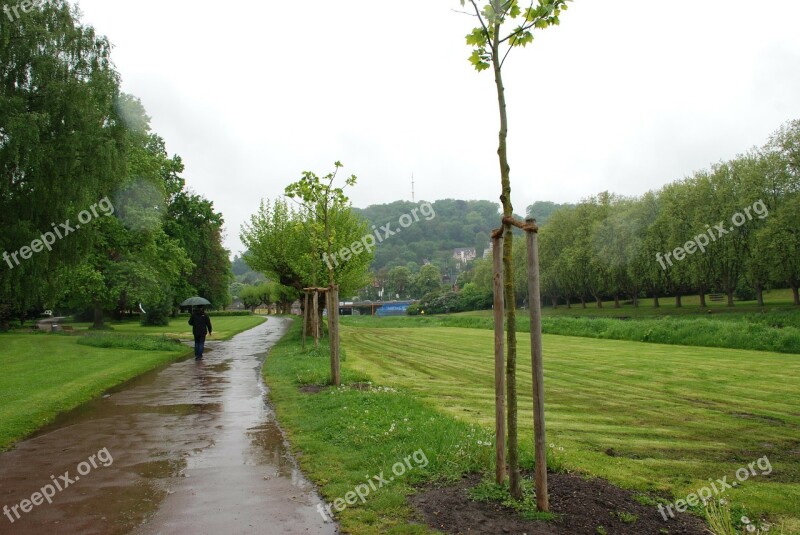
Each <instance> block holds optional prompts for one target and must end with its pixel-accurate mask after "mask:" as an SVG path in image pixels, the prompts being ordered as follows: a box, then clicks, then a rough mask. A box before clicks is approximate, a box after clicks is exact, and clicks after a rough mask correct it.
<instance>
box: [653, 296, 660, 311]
mask: <svg viewBox="0 0 800 535" xmlns="http://www.w3.org/2000/svg"><path fill="white" fill-rule="evenodd" d="M653 308H661V302H660V301H659V300H658V294H655V295H654V296H653Z"/></svg>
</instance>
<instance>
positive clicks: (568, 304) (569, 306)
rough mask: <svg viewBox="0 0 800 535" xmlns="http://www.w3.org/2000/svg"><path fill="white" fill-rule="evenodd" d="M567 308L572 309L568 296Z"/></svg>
mask: <svg viewBox="0 0 800 535" xmlns="http://www.w3.org/2000/svg"><path fill="white" fill-rule="evenodd" d="M567 308H572V303H571V302H570V300H569V296H567Z"/></svg>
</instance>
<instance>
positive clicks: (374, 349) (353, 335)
mask: <svg viewBox="0 0 800 535" xmlns="http://www.w3.org/2000/svg"><path fill="white" fill-rule="evenodd" d="M342 340H343V344H344V347H345V348H346V351H347V356H348V360H347V366H349V367H352V368H353V369H354V370H357V371H359V372H363V373H365V374H367V375H368V376H370V377H372V378H373V379H374V380H375V381H377V382H378V383H380V384H385V385H390V386H395V387H399V388H403V389H406V390H410V391H413V392H414V393H416V394H417V395H419V396H420V397H423V398H425V399H427V400H428V401H429V402H430V403H433V404H435V405H436V406H438V407H439V408H440V409H441V410H443V411H446V412H448V413H451V414H454V415H456V416H458V417H460V418H462V419H465V420H468V421H471V422H478V423H481V424H483V425H485V426H487V427H491V426H492V425H493V419H494V357H493V335H492V332H491V331H483V330H478V329H458V328H430V329H428V328H395V329H383V328H378V329H373V328H364V327H344V328H343V329H342ZM518 343H519V351H518V389H519V393H520V401H519V409H520V410H519V423H520V427H521V430H522V433H523V436H522V437H521V442H522V444H523V448H524V450H525V451H524V452H523V454H524V455H523V456H524V457H525V455H527V456H528V458H530V455H531V450H532V429H533V423H532V407H531V403H532V402H531V374H530V368H531V367H530V338H529V335H527V334H520V335H519V337H518ZM544 359H545V395H546V404H547V405H546V415H547V427H548V442H551V443H555V444H557V445H558V446H563V447H564V448H565V451H564V453H563V454H562V456H563V459H564V460H565V462H566V464H567V465H568V466H570V467H572V468H575V469H578V470H582V471H585V472H587V473H590V474H593V475H597V476H600V477H605V478H608V479H609V480H611V481H613V482H615V483H617V484H620V485H623V486H628V487H631V488H639V489H642V490H655V491H660V492H664V491H666V492H667V493H668V494H669V493H672V494H674V495H675V496H685V494H687V493H688V492H692V491H693V490H696V489H697V488H698V487H699V486H702V485H703V484H705V483H707V481H708V478H714V479H716V478H717V477H720V478H721V477H723V476H726V475H727V476H728V477H729V479H730V478H731V477H732V476H733V474H734V473H735V471H736V470H737V469H738V468H741V467H742V466H744V465H746V464H747V463H749V462H752V461H755V460H756V459H757V458H759V457H762V456H764V455H767V456H768V457H769V459H770V461H771V463H772V466H773V472H772V474H770V475H769V476H758V477H753V478H752V479H750V480H749V481H747V482H746V484H744V485H742V486H741V487H740V488H737V489H735V490H732V491H729V493H731V496H732V497H733V499H734V500H739V501H741V502H742V503H744V504H745V505H747V506H748V507H751V508H752V510H753V511H755V512H763V513H773V514H775V513H780V514H784V515H788V516H789V517H791V518H794V519H800V358H798V357H797V356H795V355H786V354H777V353H767V352H759V351H742V350H731V349H717V348H700V347H687V346H668V345H657V344H645V343H638V342H625V341H616V340H597V339H588V338H572V337H562V336H545V338H544Z"/></svg>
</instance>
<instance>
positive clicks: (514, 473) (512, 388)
mask: <svg viewBox="0 0 800 535" xmlns="http://www.w3.org/2000/svg"><path fill="white" fill-rule="evenodd" d="M479 1H480V2H481V5H482V7H479V6H478V2H479ZM567 1H568V0H538V3H537V2H532V3H531V5H530V7H527V8H522V7H520V4H519V1H518V0H507V1H502V0H489V1H488V2H486V3H485V4H484V3H483V0H461V5H462V6H466V4H467V2H469V4H470V6H471V7H472V10H473V11H474V15H475V17H476V18H477V20H478V23H479V26H478V27H477V28H475V29H474V30H473V31H472V32H471V33H470V34H469V35H467V44H468V45H470V46H471V47H473V52H472V55H471V56H470V62H471V63H472V65H473V66H474V67H475V69H476V70H477V71H483V70H486V69H489V68H491V69H492V71H493V73H494V79H495V87H496V89H497V104H498V106H499V111H500V132H499V145H498V149H497V155H498V158H499V162H500V186H501V195H500V200H501V202H502V204H503V216H504V224H503V234H504V237H505V239H504V240H503V273H504V291H503V293H504V295H505V307H506V324H507V325H506V327H507V329H508V331H507V338H506V346H507V356H506V369H507V371H506V375H507V382H506V385H507V391H508V404H507V405H508V462H509V474H510V491H511V494H512V496H514V498H516V499H521V498H522V485H521V480H520V471H519V439H518V432H517V382H516V367H517V332H516V299H515V295H514V266H513V253H514V249H513V234H512V224H511V222H510V221H511V220H512V219H513V217H514V205H513V203H512V200H511V167H510V165H509V159H508V112H507V110H506V92H505V85H504V84H503V66H504V64H505V61H506V59H507V58H508V55H509V53H510V52H511V50H512V49H514V48H517V47H524V46H526V45H528V44H530V43H531V42H533V31H534V30H535V29H545V28H547V27H549V26H552V25H555V24H559V17H560V15H561V12H562V11H563V10H566V8H567ZM507 22H509V23H511V24H514V23H517V25H516V26H515V27H514V28H513V29H512V30H510V31H509V32H507V33H504V29H505V24H506V23H507ZM535 269H536V270H537V271H538V266H536V267H535ZM539 306H540V304H539V303H535V304H534V308H532V314H534V315H538V314H540V310H539ZM537 442H538V441H537ZM537 449H540V448H539V447H538V446H537ZM539 453H543V452H539ZM537 457H538V458H539V459H541V456H537ZM537 468H538V469H544V467H537ZM537 479H538V478H537ZM540 487H541V486H540V485H539V482H538V481H537V489H540ZM541 494H542V493H541V492H538V493H537V501H538V506H539V508H540V509H544V510H547V509H548V505H547V503H548V499H547V495H546V492H544V494H545V495H544V496H541Z"/></svg>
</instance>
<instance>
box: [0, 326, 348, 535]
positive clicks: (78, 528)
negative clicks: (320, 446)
mask: <svg viewBox="0 0 800 535" xmlns="http://www.w3.org/2000/svg"><path fill="white" fill-rule="evenodd" d="M287 325H288V320H284V319H278V318H270V319H269V321H267V322H266V323H264V324H262V325H260V326H258V327H256V328H254V329H251V330H249V331H247V332H244V333H241V334H239V335H238V336H236V337H234V338H233V339H232V340H230V341H226V342H209V343H208V344H207V345H206V354H205V359H204V360H203V361H200V362H195V361H194V359H191V358H190V359H189V360H185V361H182V362H178V363H176V364H172V365H170V366H168V367H166V368H163V369H161V370H157V371H154V372H151V373H148V374H146V375H144V376H142V377H140V378H138V379H136V380H134V381H132V382H131V383H128V384H127V385H125V386H124V387H122V388H121V389H118V390H117V391H114V392H112V393H111V395H110V396H108V397H105V398H104V399H100V400H97V401H94V402H92V403H89V404H87V405H85V406H83V407H81V408H80V409H78V410H76V411H73V412H71V413H69V414H67V415H65V416H63V417H62V418H60V419H59V421H57V422H56V423H54V424H53V425H51V426H49V427H48V428H46V429H44V430H42V431H41V432H40V433H39V434H37V435H36V436H34V437H32V438H30V439H29V440H26V441H24V442H21V443H20V444H18V445H17V447H16V449H15V450H13V451H10V452H7V453H3V454H0V507H3V506H6V507H7V508H8V509H7V510H6V509H4V510H3V511H2V512H0V513H2V514H1V515H0V533H2V534H5V533H9V534H12V533H13V534H18V535H23V534H25V535H27V534H62V533H64V534H73V533H75V534H98V535H107V534H124V533H134V534H136V535H157V534H159V535H160V534H164V535H166V534H176V535H178V534H192V535H202V534H214V535H216V534H249V533H259V534H292V535H301V534H305V533H308V534H320V535H328V534H334V533H337V530H336V527H335V526H334V525H332V524H325V523H324V522H323V519H322V517H321V516H320V514H319V513H318V512H317V508H316V506H317V505H318V504H319V503H320V502H319V497H318V496H317V495H316V493H315V491H314V488H313V487H312V486H311V485H310V484H309V483H308V481H307V480H306V479H305V478H304V477H303V475H302V474H301V473H300V472H299V470H298V469H297V467H296V465H295V463H294V461H293V460H292V459H291V458H290V457H289V455H288V452H287V448H286V445H285V442H284V439H283V436H282V434H281V432H280V430H279V428H278V426H277V424H276V422H275V417H274V414H273V412H272V410H271V409H270V408H269V407H268V405H267V404H266V402H265V395H266V388H265V386H264V384H263V382H262V381H261V373H260V369H261V364H262V363H263V361H264V358H265V357H266V352H267V350H268V349H269V348H270V347H271V346H272V345H273V344H275V342H277V341H278V340H279V339H280V337H281V335H282V334H283V332H284V329H285V328H286V326H287ZM51 476H53V477H51ZM37 492H38V493H39V495H38V496H37V494H36V493H37ZM46 494H52V495H53V496H52V497H49V496H45V495H46ZM26 499H27V500H32V501H30V502H28V503H26V502H25V501H23V500H26ZM37 501H38V502H39V504H38V505H37V504H36V502H37ZM48 501H51V502H52V503H48ZM14 506H17V508H16V510H14V509H13V508H14ZM25 509H28V512H25ZM17 515H19V518H17ZM11 519H13V520H14V522H13V523H12V522H11Z"/></svg>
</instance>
